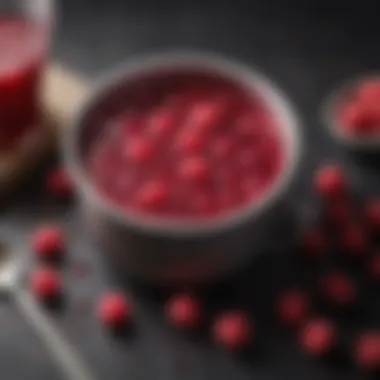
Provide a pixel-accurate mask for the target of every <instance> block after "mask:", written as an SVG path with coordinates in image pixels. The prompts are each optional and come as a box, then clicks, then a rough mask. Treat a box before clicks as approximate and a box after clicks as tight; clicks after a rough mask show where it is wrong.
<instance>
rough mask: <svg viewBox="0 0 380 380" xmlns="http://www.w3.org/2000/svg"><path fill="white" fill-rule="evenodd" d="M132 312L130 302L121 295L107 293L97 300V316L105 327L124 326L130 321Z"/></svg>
mask: <svg viewBox="0 0 380 380" xmlns="http://www.w3.org/2000/svg"><path fill="white" fill-rule="evenodd" d="M132 311H133V306H132V302H131V301H130V300H129V299H128V298H127V297H126V296H124V294H122V293H118V292H114V293H107V294H104V295H103V296H102V297H101V298H100V300H99V304H98V315H99V319H100V321H101V322H102V324H104V325H105V326H109V327H121V326H124V325H125V324H126V323H128V322H130V321H131V317H132Z"/></svg>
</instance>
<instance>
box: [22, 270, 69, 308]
mask: <svg viewBox="0 0 380 380" xmlns="http://www.w3.org/2000/svg"><path fill="white" fill-rule="evenodd" d="M30 286H31V289H32V291H33V293H34V295H35V296H36V298H38V299H39V300H40V301H43V302H48V301H52V300H55V299H57V298H59V297H60V296H61V295H62V290H63V285H62V279H61V275H60V274H59V272H58V271H56V270H54V269H52V268H39V269H36V270H35V271H34V272H33V273H32V276H31V280H30Z"/></svg>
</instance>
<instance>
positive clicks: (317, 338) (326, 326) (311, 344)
mask: <svg viewBox="0 0 380 380" xmlns="http://www.w3.org/2000/svg"><path fill="white" fill-rule="evenodd" d="M336 339H337V336H336V328H335V325H334V324H333V323H332V322H331V321H329V320H328V319H324V318H317V319H312V320H310V321H309V322H307V323H306V324H305V325H304V327H303V328H302V329H301V330H300V333H299V343H300V345H301V347H302V348H303V349H304V350H305V351H306V353H308V354H310V355H312V356H324V355H326V354H329V353H330V352H331V351H332V350H333V349H334V347H335V345H336Z"/></svg>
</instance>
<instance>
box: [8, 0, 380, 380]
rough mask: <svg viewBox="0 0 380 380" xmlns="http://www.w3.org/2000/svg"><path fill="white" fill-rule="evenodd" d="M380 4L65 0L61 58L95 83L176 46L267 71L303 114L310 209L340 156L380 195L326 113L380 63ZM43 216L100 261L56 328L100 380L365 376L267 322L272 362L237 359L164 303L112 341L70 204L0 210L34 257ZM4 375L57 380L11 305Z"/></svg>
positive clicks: (71, 289)
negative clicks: (344, 86) (308, 353)
mask: <svg viewBox="0 0 380 380" xmlns="http://www.w3.org/2000/svg"><path fill="white" fill-rule="evenodd" d="M376 3H377V2H376V1H367V2H366V1H355V2H353V1H352V2H349V1H346V2H343V1H334V0H331V1H324V0H323V1H295V0H290V1H289V0H288V1H282V0H260V1H259V0H255V1H245V2H244V1H239V0H238V1H216V0H209V1H207V0H204V1H201V0H195V1H189V0H183V1H179V0H177V1H174V0H172V1H169V0H160V1H159V0H156V1H152V0H139V1H138V0H62V1H61V2H60V4H59V5H60V12H59V24H58V29H57V34H56V39H55V46H54V56H55V57H56V58H57V59H59V60H62V61H64V62H65V63H67V64H68V65H70V66H71V67H72V68H73V69H75V70H77V71H79V72H81V73H82V74H83V75H86V76H88V77H90V78H95V77H97V76H98V75H100V74H101V73H102V72H103V71H104V70H106V69H108V68H110V67H112V66H113V65H114V64H116V63H118V62H120V61H122V60H128V58H130V57H133V56H134V55H136V54H138V53H142V52H146V51H152V50H154V51H158V50H160V49H171V48H200V49H207V50H209V49H210V50H212V51H215V52H218V53H223V54H226V55H230V56H232V57H234V58H237V59H240V60H242V61H243V62H245V63H247V64H250V65H254V66H256V67H259V68H260V69H261V70H262V71H264V72H265V73H266V74H267V75H269V76H270V77H271V78H273V79H274V80H275V81H276V82H277V83H278V84H279V85H280V87H282V89H283V90H284V91H285V92H286V94H287V95H288V96H289V98H290V99H291V100H292V101H293V102H294V104H295V105H296V107H297V108H298V110H299V112H300V115H301V117H302V119H303V125H304V128H303V132H304V135H305V142H306V146H305V156H304V160H303V167H302V170H301V173H300V178H299V181H298V183H297V186H296V188H295V193H294V199H296V200H297V202H298V203H301V204H307V201H308V198H309V196H308V193H309V192H308V190H309V185H308V179H309V177H310V170H311V169H312V168H314V167H315V165H316V164H317V163H318V162H320V161H324V160H328V159H332V158H337V157H339V158H340V159H342V160H345V162H346V163H350V164H351V165H350V168H351V169H352V171H353V175H354V177H355V178H356V179H357V180H358V182H360V183H361V186H362V187H363V188H364V189H365V191H369V192H371V193H378V191H379V185H380V182H379V180H378V177H379V176H378V175H377V171H376V170H375V168H374V167H373V166H367V165H363V163H362V162H361V161H357V159H356V157H354V156H352V155H349V154H347V153H346V152H344V151H343V150H342V149H339V148H338V147H337V146H336V145H335V144H334V142H333V141H331V140H330V138H329V136H328V135H327V133H326V132H325V130H324V126H323V125H322V124H321V121H320V107H321V104H322V102H323V100H324V99H325V97H326V96H327V95H328V94H329V93H330V91H332V90H333V89H334V88H335V87H336V86H338V85H339V84H341V83H342V81H345V80H347V79H348V78H350V77H351V76H352V75H357V74H361V73H363V72H366V71H368V70H369V71H373V70H377V69H378V68H379V67H380V52H379V42H380V25H379V22H378V12H377V9H378V8H379V7H378V5H377V4H376ZM46 220H49V221H51V220H53V221H56V220H57V221H59V222H61V223H62V224H64V225H65V226H66V227H67V230H68V234H69V241H70V253H71V255H72V262H73V263H74V264H73V265H74V266H75V265H77V264H78V263H80V262H82V263H86V264H88V263H91V271H92V275H91V276H90V278H87V279H83V278H79V277H78V276H76V275H75V273H74V272H73V270H74V269H75V268H74V267H73V266H69V268H68V270H67V277H68V279H69V280H70V282H69V285H68V293H69V295H70V301H69V304H68V307H67V309H66V310H65V313H64V314H62V315H59V316H57V322H58V323H59V325H60V326H61V328H62V329H63V330H64V331H65V332H66V334H67V337H68V339H70V340H71V341H72V342H73V343H75V344H76V345H77V346H78V348H79V349H80V350H81V351H82V352H83V355H84V357H85V358H86V359H87V360H88V361H89V363H91V365H92V366H93V367H94V369H95V370H96V372H97V373H98V376H99V377H98V378H99V379H112V380H119V379H120V380H121V379H126V378H129V379H132V380H135V379H136V380H137V379H141V380H148V379H153V378H154V379H155V380H160V379H163V380H164V379H165V380H177V379H178V380H179V379H180V380H187V379H205V380H206V379H207V380H214V379H215V380H216V379H218V380H230V379H234V380H240V379H241V380H243V379H244V380H245V379H251V378H253V377H255V378H257V379H258V380H267V379H271V380H272V379H273V380H284V379H292V380H293V379H294V380H297V379H300V380H301V379H302V380H303V379H306V378H307V379H308V380H313V379H316V380H317V379H323V380H329V379H343V378H344V379H355V378H358V379H359V378H360V379H364V377H363V376H360V375H357V374H356V373H355V372H353V371H348V370H343V371H341V370H339V371H338V370H332V369H331V368H330V367H329V366H326V365H323V364H320V363H315V362H312V361H310V360H308V359H305V358H303V357H302V355H301V353H300V352H299V350H298V349H297V348H296V347H295V346H294V345H291V346H289V345H288V344H287V343H284V342H283V341H282V340H281V339H278V337H277V336H276V337H274V335H276V334H274V332H273V331H271V328H270V326H269V325H265V323H264V324H263V326H261V328H262V329H263V331H266V333H267V334H268V335H267V336H266V337H265V339H264V340H265V344H264V355H262V356H259V359H257V358H256V359H254V357H252V358H251V359H250V360H249V361H248V363H247V362H244V363H243V362H240V361H236V360H233V359H231V358H229V357H227V356H224V355H223V354H220V353H219V352H216V351H215V350H213V349H211V348H210V347H208V346H207V344H206V345H205V344H198V343H197V342H193V341H191V340H190V341H188V340H186V339H183V337H181V336H178V335H177V334H175V333H173V332H171V331H170V329H168V328H166V327H165V325H164V324H163V323H162V320H161V318H160V317H159V316H160V313H159V312H158V311H157V310H158V309H159V307H158V306H157V307H156V304H155V302H152V301H145V300H143V299H141V300H140V301H138V306H137V308H138V315H139V316H138V326H137V331H136V337H135V338H134V339H131V340H130V341H129V342H128V343H125V344H124V343H121V342H115V341H113V340H110V339H107V338H106V337H105V335H104V334H102V332H101V331H100V329H99V327H98V325H97V322H96V320H95V318H94V316H93V303H94V299H95V296H96V294H97V293H98V292H99V291H100V290H101V289H102V288H104V287H105V285H104V284H105V282H104V280H103V276H102V274H101V271H100V268H99V267H98V266H97V263H96V262H95V261H96V260H95V259H94V258H95V257H96V255H95V252H94V249H93V248H92V247H91V246H90V245H89V244H88V243H87V241H86V239H85V237H84V236H82V233H81V232H80V231H81V229H80V227H79V226H78V220H77V217H76V214H75V211H73V209H68V210H67V209H62V208H60V207H57V206H56V205H54V204H51V203H49V202H46V200H44V199H43V197H42V198H41V197H38V196H35V195H33V194H31V192H30V191H28V192H27V193H26V194H23V196H22V197H20V199H19V200H18V201H17V202H14V203H12V204H10V205H9V206H8V207H7V209H6V210H5V211H3V212H2V214H1V215H0V234H1V236H2V237H4V238H5V237H6V239H7V241H9V242H10V243H11V244H12V246H13V247H14V249H15V250H16V251H17V252H21V253H26V252H27V246H26V244H27V242H26V239H25V238H26V236H27V235H28V234H29V232H30V230H31V228H32V227H33V226H34V225H35V224H36V223H39V222H41V221H46ZM73 268H74V269H73ZM250 280H251V281H250V282H248V283H244V282H243V283H242V284H240V285H239V286H240V290H241V289H243V288H244V290H245V292H246V293H247V292H248V293H249V294H250V295H253V298H254V299H255V300H256V301H252V302H253V305H254V306H252V307H256V306H257V305H259V304H260V302H261V301H262V300H263V298H265V294H266V293H265V291H263V290H262V289H263V288H265V286H263V280H264V279H263V276H262V275H261V276H260V275H259V273H257V270H256V272H255V271H253V272H252V274H251V279H250ZM266 280H267V279H266ZM223 291H225V292H227V293H228V294H229V297H230V298H231V299H233V298H234V295H235V292H236V294H240V293H239V292H238V290H236V289H235V288H229V287H228V286H227V288H226V287H225V288H223ZM227 293H226V294H227ZM231 295H232V296H231ZM226 297H227V296H226ZM221 298H223V295H222V296H221ZM259 301H260V302H259ZM255 302H256V303H255ZM264 303H265V302H264ZM260 305H261V304H260ZM0 370H1V377H2V378H4V379H7V380H18V379H20V380H21V379H23V380H28V379H31V380H34V379H35V380H37V379H60V377H59V374H58V373H57V372H56V370H55V368H54V364H53V363H52V361H51V359H50V358H49V355H48V352H46V351H45V350H44V347H43V346H42V345H41V344H40V343H39V342H38V340H37V339H36V338H35V337H34V335H33V333H32V332H31V331H30V329H29V327H28V326H27V324H26V323H25V322H24V321H23V319H22V318H21V316H19V315H18V314H17V312H16V311H15V310H14V309H13V308H12V307H10V305H9V304H7V303H4V304H1V305H0Z"/></svg>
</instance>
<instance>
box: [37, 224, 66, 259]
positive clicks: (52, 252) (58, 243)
mask: <svg viewBox="0 0 380 380" xmlns="http://www.w3.org/2000/svg"><path fill="white" fill-rule="evenodd" d="M32 245H33V250H34V252H35V253H36V255H37V256H38V257H39V258H40V259H43V260H46V259H54V258H58V257H60V256H61V255H62V253H63V251H64V248H65V238H64V235H63V232H62V230H61V229H60V228H59V227H57V226H44V227H41V228H39V229H38V230H37V231H36V232H35V233H34V236H33V241H32Z"/></svg>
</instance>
